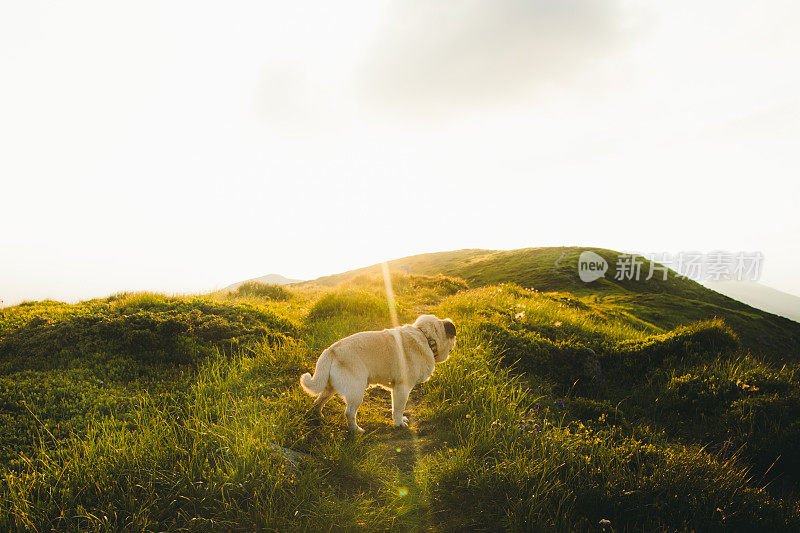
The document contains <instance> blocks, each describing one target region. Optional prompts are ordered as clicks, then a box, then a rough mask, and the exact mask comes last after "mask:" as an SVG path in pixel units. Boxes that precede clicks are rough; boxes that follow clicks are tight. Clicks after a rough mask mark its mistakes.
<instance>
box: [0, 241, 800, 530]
mask: <svg viewBox="0 0 800 533" xmlns="http://www.w3.org/2000/svg"><path fill="white" fill-rule="evenodd" d="M562 252H564V253H563V254H562ZM578 252H579V250H578V249H572V248H564V249H558V248H550V249H531V250H517V251H511V252H492V251H484V250H465V251H459V252H445V253H442V254H427V255H424V256H415V257H413V258H406V259H400V260H397V261H393V262H392V263H391V266H392V270H393V273H392V276H391V278H392V286H393V289H394V294H395V302H396V311H397V314H398V316H399V318H400V320H401V321H404V322H408V321H411V320H413V319H414V318H415V317H416V316H417V315H418V314H419V313H421V312H431V313H435V314H437V315H438V316H440V317H445V316H449V317H451V318H453V320H454V321H455V323H456V325H457V329H458V344H457V347H456V350H455V351H454V353H453V354H452V357H451V358H450V360H448V361H447V362H445V363H444V364H442V365H440V366H438V367H437V370H436V372H435V374H434V376H433V378H432V379H431V380H430V381H428V382H426V383H425V384H422V385H419V386H417V387H416V388H415V389H414V391H413V392H412V395H411V399H410V404H409V412H408V413H407V414H408V416H409V418H410V420H411V427H410V429H409V430H407V431H396V430H394V429H393V428H392V427H391V421H390V417H389V411H390V405H391V404H390V398H389V395H388V393H387V392H386V391H383V390H380V389H372V390H370V391H369V392H368V395H367V396H368V397H367V399H366V401H365V402H364V404H363V405H362V407H361V409H360V411H359V422H360V424H361V425H362V427H364V428H365V429H366V433H365V434H364V435H360V436H353V435H350V434H349V432H348V431H347V429H346V425H345V424H344V417H343V403H342V402H341V401H340V400H338V399H334V400H332V401H331V403H330V404H329V406H327V407H326V408H325V413H326V420H325V421H323V422H322V423H321V424H319V423H314V422H313V420H312V419H310V418H308V417H307V416H306V414H307V412H308V410H309V408H310V407H311V403H312V401H313V399H312V398H311V397H309V396H307V395H306V394H305V393H304V392H303V391H302V390H300V387H299V385H298V380H299V376H300V374H301V373H303V372H305V371H307V370H309V369H311V368H313V364H314V361H315V359H316V357H317V356H318V355H319V353H320V351H321V350H322V349H324V348H325V347H326V346H327V345H329V344H330V343H331V342H333V341H335V340H336V339H338V338H341V337H343V336H346V335H348V334H350V333H353V332H356V331H362V330H365V329H378V328H382V327H388V326H389V325H390V324H391V318H390V313H389V306H388V302H387V298H386V295H385V291H384V280H383V278H382V277H381V275H380V274H378V273H376V271H375V268H374V267H370V268H367V269H361V270H359V271H353V272H349V273H344V274H341V275H337V276H331V277H328V278H322V279H320V280H316V281H315V282H311V283H303V284H295V285H288V286H281V287H278V286H273V285H259V284H257V283H250V284H246V285H244V286H243V288H241V290H238V289H237V290H236V291H219V292H216V293H212V294H208V295H200V296H192V297H167V296H162V295H158V294H123V295H117V296H112V297H109V298H106V299H100V300H91V301H87V302H82V303H79V304H73V305H68V304H63V303H59V302H49V301H47V302H30V303H25V304H22V305H19V306H15V307H11V308H6V309H3V310H2V311H0V421H1V422H2V424H0V473H2V477H0V479H1V480H2V481H0V530H4V531H5V530H9V531H46V530H59V531H142V530H147V531H179V530H180V531H253V530H269V531H276V530H277V531H298V530H305V531H319V530H344V529H346V530H365V531H372V530H399V531H417V530H431V531H463V530H483V531H488V530H563V531H600V530H602V529H603V528H602V527H601V525H600V521H601V520H608V521H610V524H611V525H610V526H609V527H610V528H613V530H615V531H639V530H648V531H684V530H695V531H726V530H727V531H744V530H747V531H751V530H769V531H796V530H797V529H798V527H800V498H798V493H799V492H800V422H798V420H800V388H799V386H800V372H799V371H798V370H799V369H800V366H798V363H797V362H796V355H797V352H796V350H795V351H792V350H793V348H792V347H793V346H795V344H794V343H796V339H797V337H796V330H795V329H792V328H793V326H792V325H791V324H787V323H785V322H783V321H782V319H778V318H777V317H773V316H772V315H769V314H767V313H763V312H756V310H753V309H752V308H749V307H747V306H745V305H744V304H740V303H737V302H735V301H733V300H730V299H728V298H726V297H724V296H722V295H718V294H716V293H714V292H713V291H708V290H707V289H704V288H702V287H701V286H699V285H697V284H694V283H692V282H690V281H687V280H684V279H679V278H674V277H670V279H668V280H667V281H665V282H658V281H654V280H651V281H650V282H648V283H642V284H633V283H632V282H631V283H627V282H615V281H614V280H611V279H606V280H598V282H594V283H591V284H584V283H583V282H581V281H580V280H579V279H578V278H577V275H576V269H575V260H576V257H577V253H578ZM597 253H600V254H601V255H603V256H604V257H606V256H608V257H609V258H610V257H611V254H612V252H609V251H604V250H598V251H597ZM562 255H563V257H562ZM559 257H561V260H560V261H559V267H557V268H553V267H554V263H555V261H556V260H557V259H559ZM406 267H408V268H406ZM715 317H716V318H715ZM786 322H789V321H786ZM759 336H772V337H774V338H772V339H771V341H770V342H769V343H767V342H764V343H761V342H760V341H759ZM609 527H606V528H605V530H606V531H609V530H610V529H609Z"/></svg>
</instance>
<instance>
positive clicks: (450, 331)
mask: <svg viewBox="0 0 800 533" xmlns="http://www.w3.org/2000/svg"><path fill="white" fill-rule="evenodd" d="M442 322H444V333H445V335H447V338H448V339H452V338H453V337H455V336H456V325H455V324H453V321H452V320H450V319H449V318H445V319H444V320H442Z"/></svg>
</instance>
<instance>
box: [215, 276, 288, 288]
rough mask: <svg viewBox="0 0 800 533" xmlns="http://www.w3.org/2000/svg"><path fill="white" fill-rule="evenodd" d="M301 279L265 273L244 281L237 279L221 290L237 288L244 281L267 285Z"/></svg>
mask: <svg viewBox="0 0 800 533" xmlns="http://www.w3.org/2000/svg"><path fill="white" fill-rule="evenodd" d="M301 281H303V280H301V279H291V278H287V277H286V276H282V275H280V274H267V275H266V276H260V277H258V278H252V279H247V280H244V281H238V282H236V283H231V284H230V285H228V286H227V287H225V288H224V289H222V290H225V291H233V290H236V289H238V288H239V287H240V286H242V285H244V284H245V283H266V284H269V285H289V284H290V283H300V282H301Z"/></svg>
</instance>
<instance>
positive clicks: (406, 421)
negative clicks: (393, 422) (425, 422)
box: [403, 416, 408, 426]
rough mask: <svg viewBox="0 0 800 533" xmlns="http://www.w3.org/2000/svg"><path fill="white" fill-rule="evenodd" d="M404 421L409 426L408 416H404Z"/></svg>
mask: <svg viewBox="0 0 800 533" xmlns="http://www.w3.org/2000/svg"><path fill="white" fill-rule="evenodd" d="M403 423H404V424H405V425H406V426H408V417H405V416H404V417H403Z"/></svg>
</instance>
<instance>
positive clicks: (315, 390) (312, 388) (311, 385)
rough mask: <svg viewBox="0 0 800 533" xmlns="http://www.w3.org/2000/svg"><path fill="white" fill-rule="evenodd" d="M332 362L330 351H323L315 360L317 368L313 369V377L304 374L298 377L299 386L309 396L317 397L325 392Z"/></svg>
mask: <svg viewBox="0 0 800 533" xmlns="http://www.w3.org/2000/svg"><path fill="white" fill-rule="evenodd" d="M332 362H333V354H331V352H330V350H325V351H324V352H322V355H320V356H319V359H317V366H316V368H315V369H314V377H313V378H312V377H311V374H309V373H308V372H306V373H305V374H303V375H302V376H300V385H301V386H302V387H303V389H304V390H305V391H306V392H307V393H309V394H310V395H311V396H317V395H318V394H319V393H321V392H322V391H324V390H325V387H326V386H327V385H328V376H329V375H330V373H331V363H332Z"/></svg>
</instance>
